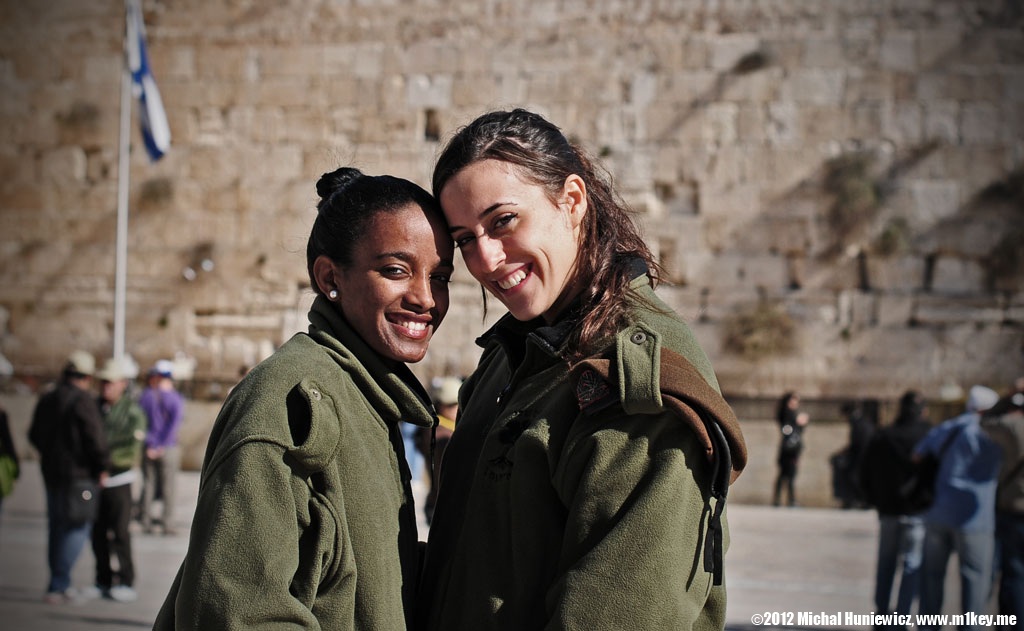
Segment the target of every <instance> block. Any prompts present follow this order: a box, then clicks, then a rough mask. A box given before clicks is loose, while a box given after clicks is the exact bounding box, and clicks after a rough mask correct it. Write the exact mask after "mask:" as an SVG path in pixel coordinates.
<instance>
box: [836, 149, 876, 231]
mask: <svg viewBox="0 0 1024 631" xmlns="http://www.w3.org/2000/svg"><path fill="white" fill-rule="evenodd" d="M872 160H873V159H872V156H871V154H870V153H868V152H866V151H855V152H850V153H844V154H842V155H839V156H836V157H835V158H832V159H831V160H829V161H828V163H827V164H826V165H825V182H824V185H825V191H826V192H828V193H829V194H830V195H831V196H832V198H833V202H832V205H831V206H830V207H829V211H828V220H829V224H830V225H831V226H832V228H833V230H834V231H835V234H836V238H837V240H838V241H839V242H840V245H846V241H847V240H848V239H849V238H850V236H851V235H853V234H854V233H856V232H858V231H859V230H861V229H863V228H865V227H866V226H868V225H869V224H870V223H871V220H872V219H873V218H874V216H875V211H876V210H877V209H878V207H879V205H880V204H881V195H880V191H879V188H878V184H877V183H876V182H875V180H874V178H873V177H872V175H871V163H872Z"/></svg>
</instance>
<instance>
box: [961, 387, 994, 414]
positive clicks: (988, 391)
mask: <svg viewBox="0 0 1024 631" xmlns="http://www.w3.org/2000/svg"><path fill="white" fill-rule="evenodd" d="M998 402H999V394H998V393H997V392H996V391H995V390H993V389H992V388H986V387H985V386H971V389H970V390H969V391H968V393H967V411H968V412H984V411H985V410H987V409H989V408H990V407H992V406H993V405H995V404H996V403H998Z"/></svg>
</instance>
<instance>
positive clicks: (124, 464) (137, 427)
mask: <svg viewBox="0 0 1024 631" xmlns="http://www.w3.org/2000/svg"><path fill="white" fill-rule="evenodd" d="M99 405H100V411H101V412H102V413H103V431H104V433H105V435H106V437H107V446H108V447H109V448H110V474H111V475H117V474H118V473H122V472H124V471H128V470H129V469H131V468H132V467H135V466H138V464H139V462H140V461H141V459H142V440H143V439H144V438H145V437H146V425H147V424H148V423H149V421H148V419H147V418H146V413H145V412H144V411H143V410H142V408H141V407H139V404H138V403H136V402H135V400H134V399H133V398H132V397H131V395H129V394H127V393H125V394H124V395H123V396H122V397H121V398H120V399H118V400H117V401H115V402H114V403H112V404H109V405H108V404H107V403H106V402H104V401H102V400H101V401H100V402H99Z"/></svg>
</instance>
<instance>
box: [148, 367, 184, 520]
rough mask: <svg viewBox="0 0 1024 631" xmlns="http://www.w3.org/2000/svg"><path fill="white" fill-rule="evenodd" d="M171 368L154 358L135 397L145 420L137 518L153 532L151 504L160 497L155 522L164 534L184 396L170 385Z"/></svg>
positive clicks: (169, 514) (178, 456)
mask: <svg viewBox="0 0 1024 631" xmlns="http://www.w3.org/2000/svg"><path fill="white" fill-rule="evenodd" d="M173 372H174V365H173V364H172V363H171V362H169V361H167V360H166V359H161V360H160V361H158V362H156V364H155V365H154V366H153V367H152V368H151V369H150V370H149V375H148V377H147V385H146V387H145V388H144V389H143V391H142V395H141V396H140V397H139V406H140V407H141V408H142V410H143V411H144V412H145V413H146V418H147V420H148V423H149V425H148V429H147V431H146V441H145V451H144V453H143V459H142V477H143V486H142V504H141V508H140V511H139V512H140V515H139V520H140V522H141V523H142V527H143V529H144V530H145V531H146V532H153V530H154V527H153V524H154V517H153V505H154V503H155V502H156V500H157V499H158V498H159V499H161V500H162V501H161V516H160V519H159V523H160V525H161V527H162V528H163V533H164V534H165V535H170V534H174V524H173V522H172V519H173V517H174V501H175V497H174V489H175V482H176V479H177V476H178V468H179V466H180V464H181V450H180V449H179V447H178V431H179V430H180V429H181V423H182V420H183V419H184V418H185V397H183V396H182V395H181V393H180V392H178V391H177V389H175V387H174V376H173Z"/></svg>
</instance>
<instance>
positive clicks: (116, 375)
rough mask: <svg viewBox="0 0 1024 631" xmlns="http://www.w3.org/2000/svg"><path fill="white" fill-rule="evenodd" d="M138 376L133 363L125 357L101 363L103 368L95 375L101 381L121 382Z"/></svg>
mask: <svg viewBox="0 0 1024 631" xmlns="http://www.w3.org/2000/svg"><path fill="white" fill-rule="evenodd" d="M137 374H138V368H137V367H136V366H135V362H133V361H131V360H129V359H128V358H127V357H111V358H110V359H108V360H107V361H106V362H104V363H103V368H102V369H101V370H100V371H99V372H98V373H96V377H97V378H98V379H102V380H103V381H121V380H122V379H132V378H134V377H135V375H137Z"/></svg>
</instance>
